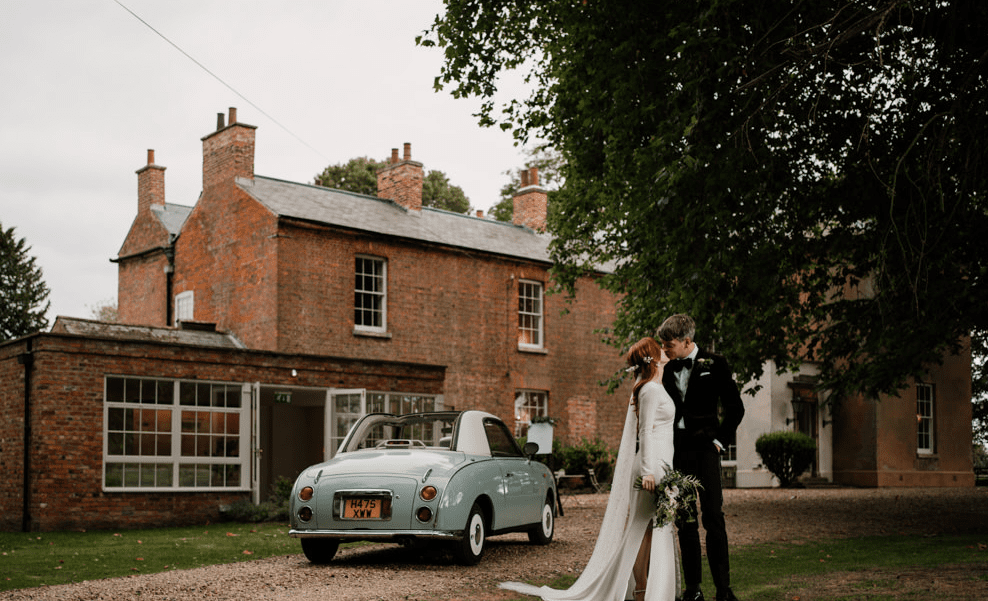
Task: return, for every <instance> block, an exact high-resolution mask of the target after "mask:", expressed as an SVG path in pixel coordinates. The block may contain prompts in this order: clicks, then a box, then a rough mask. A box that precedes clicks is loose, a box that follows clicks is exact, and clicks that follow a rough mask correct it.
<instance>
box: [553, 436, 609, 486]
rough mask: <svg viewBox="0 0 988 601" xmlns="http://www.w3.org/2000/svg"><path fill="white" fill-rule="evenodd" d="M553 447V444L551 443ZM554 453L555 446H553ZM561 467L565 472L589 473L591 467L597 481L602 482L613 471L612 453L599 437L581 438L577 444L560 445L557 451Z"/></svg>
mask: <svg viewBox="0 0 988 601" xmlns="http://www.w3.org/2000/svg"><path fill="white" fill-rule="evenodd" d="M553 447H555V444H553ZM553 454H555V448H553ZM559 458H560V463H561V464H562V465H561V467H562V469H564V470H566V473H567V474H583V475H585V476H586V475H589V473H590V469H593V471H594V474H596V475H597V482H599V483H600V484H604V483H605V482H608V481H609V480H610V478H611V472H613V471H614V453H613V452H612V451H611V449H610V448H609V447H608V446H607V444H606V443H605V442H604V441H603V440H601V439H599V438H595V439H593V440H587V439H586V438H584V439H582V440H581V441H580V443H579V444H576V445H573V446H566V447H564V446H561V445H560V451H559Z"/></svg>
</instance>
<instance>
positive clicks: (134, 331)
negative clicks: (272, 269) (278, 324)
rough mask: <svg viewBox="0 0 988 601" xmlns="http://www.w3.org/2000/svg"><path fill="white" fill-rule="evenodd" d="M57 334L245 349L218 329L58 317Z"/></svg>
mask: <svg viewBox="0 0 988 601" xmlns="http://www.w3.org/2000/svg"><path fill="white" fill-rule="evenodd" d="M51 331H52V333H55V334H75V335H78V336H86V337H88V338H115V339H117V340H135V341H139V342H164V343H168V344H181V345H186V346H206V347H212V348H226V349H244V348H247V347H246V346H244V344H243V343H242V342H240V340H239V339H237V337H236V336H234V335H233V334H228V333H224V332H217V331H215V330H212V331H209V330H199V329H177V328H163V327H159V326H135V325H125V324H119V323H106V322H102V321H93V320H90V319H78V318H75V317H63V316H61V315H59V316H58V317H56V318H55V323H54V324H53V325H52V327H51Z"/></svg>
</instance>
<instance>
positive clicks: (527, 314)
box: [517, 279, 545, 350]
mask: <svg viewBox="0 0 988 601" xmlns="http://www.w3.org/2000/svg"><path fill="white" fill-rule="evenodd" d="M528 288H531V289H532V290H533V291H537V293H538V294H537V295H530V294H525V289H528ZM517 290H518V348H519V349H522V350H542V349H544V348H545V286H544V285H543V284H542V282H539V281H537V280H527V279H519V280H518V288H517ZM525 299H531V300H534V301H536V302H538V310H537V311H526V310H524V309H525V307H524V306H523V303H524V301H525ZM525 318H529V319H531V320H537V322H538V325H537V327H535V328H533V327H531V326H528V325H525V324H524V323H523V322H524V321H525ZM526 333H534V334H535V335H537V336H538V341H537V342H534V343H533V342H524V338H525V336H524V334H526Z"/></svg>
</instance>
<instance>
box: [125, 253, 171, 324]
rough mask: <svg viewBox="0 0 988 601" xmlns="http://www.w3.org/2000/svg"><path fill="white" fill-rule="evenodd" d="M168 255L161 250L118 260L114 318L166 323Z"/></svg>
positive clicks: (130, 322)
mask: <svg viewBox="0 0 988 601" xmlns="http://www.w3.org/2000/svg"><path fill="white" fill-rule="evenodd" d="M168 267H169V261H168V257H167V256H166V254H165V253H164V252H163V251H158V252H153V253H149V254H146V255H141V256H136V257H132V258H130V259H127V260H124V261H120V262H119V263H118V264H117V307H118V313H117V319H118V320H119V321H120V323H127V324H135V325H136V324H141V325H152V326H166V325H169V324H168V305H169V303H170V302H171V299H169V298H168V280H167V272H166V270H167V269H168Z"/></svg>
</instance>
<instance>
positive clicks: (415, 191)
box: [377, 142, 423, 215]
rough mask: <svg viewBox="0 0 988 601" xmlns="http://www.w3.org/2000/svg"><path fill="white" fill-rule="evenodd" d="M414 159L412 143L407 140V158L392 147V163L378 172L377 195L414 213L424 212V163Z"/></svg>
mask: <svg viewBox="0 0 988 601" xmlns="http://www.w3.org/2000/svg"><path fill="white" fill-rule="evenodd" d="M411 159H412V145H411V144H410V143H408V142H405V160H403V161H399V160H398V149H397V148H392V149H391V163H390V164H389V165H388V166H387V167H384V168H382V169H381V170H379V171H378V172H377V196H378V198H386V199H388V200H390V201H393V202H394V203H396V204H398V205H400V206H402V207H404V208H405V209H406V210H407V211H410V212H411V214H413V215H421V213H422V180H423V177H422V163H417V162H415V161H413V160H411Z"/></svg>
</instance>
